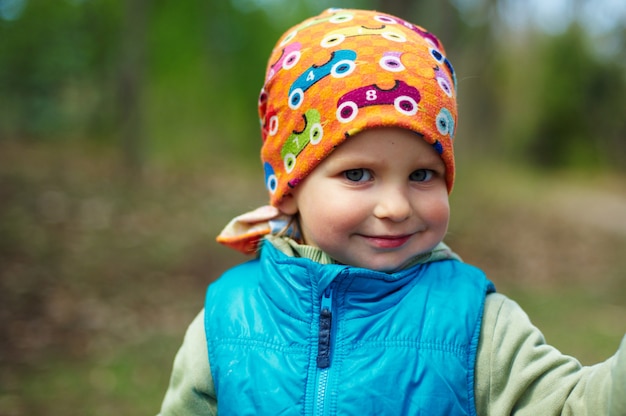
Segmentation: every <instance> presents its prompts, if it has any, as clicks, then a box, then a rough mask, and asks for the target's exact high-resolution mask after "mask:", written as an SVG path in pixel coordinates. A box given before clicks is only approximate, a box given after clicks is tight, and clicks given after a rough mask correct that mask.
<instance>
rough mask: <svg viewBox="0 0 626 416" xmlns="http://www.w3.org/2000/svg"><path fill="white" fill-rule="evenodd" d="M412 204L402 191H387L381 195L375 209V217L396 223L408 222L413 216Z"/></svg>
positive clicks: (393, 189)
mask: <svg viewBox="0 0 626 416" xmlns="http://www.w3.org/2000/svg"><path fill="white" fill-rule="evenodd" d="M411 211H412V208H411V203H410V201H409V198H408V196H407V195H406V193H405V192H404V191H402V190H400V189H397V188H392V189H386V190H384V191H383V192H381V193H380V195H379V199H378V201H377V203H376V207H375V208H374V216H375V217H377V218H380V219H389V220H391V221H394V222H400V221H404V220H406V219H407V218H408V217H409V216H410V215H411Z"/></svg>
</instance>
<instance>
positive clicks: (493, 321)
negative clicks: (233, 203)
mask: <svg viewBox="0 0 626 416" xmlns="http://www.w3.org/2000/svg"><path fill="white" fill-rule="evenodd" d="M259 111H260V117H261V122H262V135H263V145H262V150H261V155H262V159H263V162H264V168H265V183H266V186H267V188H268V190H269V193H270V202H271V206H266V207H262V208H260V209H258V210H256V211H253V212H251V213H248V214H244V215H242V216H240V217H238V218H235V220H233V221H232V222H231V223H230V224H229V225H228V226H227V227H226V229H225V230H224V231H223V232H222V234H221V235H220V236H219V237H218V241H220V242H222V243H224V244H227V245H229V246H232V247H234V248H237V249H238V250H241V251H243V252H246V253H256V258H255V259H254V260H251V261H249V262H247V263H244V264H242V265H239V266H237V267H234V268H233V269H231V270H229V271H227V272H226V273H225V274H224V275H223V276H221V277H220V278H219V279H218V280H217V281H216V282H214V283H213V284H211V285H210V286H209V289H208V292H207V297H206V303H205V309H204V311H202V312H201V313H200V314H199V315H198V316H197V318H196V319H195V320H194V321H193V322H192V324H191V325H190V327H189V329H188V331H187V334H186V336H185V340H184V343H183V345H182V347H181V349H180V351H179V352H178V355H177V356H176V360H175V362H174V370H173V374H172V378H171V384H170V387H169V390H168V392H167V394H166V396H165V399H164V402H163V407H162V410H161V415H162V416H169V415H215V414H216V413H219V414H222V415H278V414H280V415H284V414H289V415H291V414H293V415H335V414H336V415H359V416H360V415H475V414H479V415H487V414H490V415H508V414H516V415H533V416H536V415H557V414H576V415H594V416H597V415H626V341H625V342H622V345H621V347H620V349H619V350H618V352H617V353H616V355H615V356H613V357H612V358H610V359H608V360H607V361H605V362H604V363H602V364H598V365H596V366H593V367H583V366H581V365H580V364H579V362H578V361H577V360H576V359H574V358H572V357H568V356H564V355H562V354H561V353H559V351H557V350H556V349H555V348H553V347H551V346H549V345H546V344H545V342H544V339H543V337H542V335H541V333H540V332H539V330H538V329H536V328H535V327H534V326H532V324H531V323H530V322H529V319H528V317H527V316H526V315H525V313H524V312H523V311H522V310H521V309H520V307H519V306H518V305H517V304H516V303H514V302H513V301H511V300H509V299H508V298H506V297H505V296H504V295H501V294H498V293H496V292H495V289H494V286H493V285H492V284H491V282H489V280H487V278H486V277H485V276H484V274H483V273H482V272H481V271H480V270H478V269H476V268H474V267H472V266H470V265H468V264H465V263H463V262H462V261H461V260H460V259H459V258H458V257H457V256H456V255H455V254H454V253H453V252H452V251H451V250H450V249H449V248H448V247H447V246H446V245H445V244H444V243H443V242H442V241H443V239H444V236H445V234H446V230H447V226H448V219H449V205H448V194H449V192H450V191H451V189H452V186H453V183H454V154H453V139H454V133H455V130H456V122H457V107H456V76H455V73H454V70H453V68H452V65H451V64H450V62H449V61H448V59H447V58H446V55H445V52H444V48H443V46H442V44H441V43H440V42H439V40H438V39H437V38H436V37H435V36H433V35H432V34H431V33H428V32H427V31H425V30H424V29H423V28H421V27H419V26H415V25H413V24H410V23H408V22H405V21H403V20H402V19H399V18H397V17H394V16H390V15H388V14H384V13H378V12H374V11H362V10H347V9H329V10H327V11H326V12H324V13H322V14H321V15H319V16H316V17H313V18H311V19H308V20H306V21H304V22H303V23H301V24H299V25H297V26H295V27H294V28H292V29H291V30H289V31H288V32H287V33H286V34H285V35H284V36H283V37H282V38H281V39H280V41H279V42H278V44H277V46H276V48H275V49H274V51H273V53H272V55H271V57H270V60H269V65H268V68H267V75H266V80H265V85H264V87H263V89H262V91H261V95H260V99H259Z"/></svg>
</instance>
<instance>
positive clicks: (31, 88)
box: [0, 0, 119, 139]
mask: <svg viewBox="0 0 626 416" xmlns="http://www.w3.org/2000/svg"><path fill="white" fill-rule="evenodd" d="M118 21H119V11H118V10H116V9H115V5H114V2H113V1H110V0H93V1H89V2H84V3H80V4H79V3H76V2H71V1H67V0H66V1H57V2H50V1H46V0H31V1H29V2H27V4H26V5H25V9H24V11H23V14H22V15H21V16H20V18H19V19H17V20H13V21H0V39H2V41H1V42H0V91H2V94H0V106H1V108H2V111H1V112H0V137H7V136H10V137H17V138H24V137H33V138H38V139H47V138H50V137H53V136H59V135H68V134H69V135H75V134H77V132H78V133H80V132H81V131H82V130H84V129H85V128H87V127H88V124H89V122H91V121H94V120H97V119H98V112H99V111H100V110H101V107H100V106H101V104H102V99H103V97H104V96H106V88H103V87H105V86H106V80H107V78H108V77H110V71H111V69H112V67H113V66H114V65H115V46H116V42H115V33H117V31H118V30H117V29H118Z"/></svg>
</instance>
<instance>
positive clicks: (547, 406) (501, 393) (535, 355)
mask: <svg viewBox="0 0 626 416" xmlns="http://www.w3.org/2000/svg"><path fill="white" fill-rule="evenodd" d="M625 381H626V341H625V342H622V346H621V347H620V349H619V350H618V352H617V354H616V355H615V356H613V357H611V358H610V359H609V360H607V361H605V362H603V363H601V364H597V365H595V366H591V367H583V366H582V365H581V364H580V363H579V362H578V361H577V360H576V359H575V358H572V357H569V356H566V355H563V354H561V353H560V352H559V351H558V350H557V349H555V348H553V347H551V346H549V345H547V344H546V343H545V340H544V338H543V335H542V334H541V332H540V331H539V330H538V329H537V328H536V327H534V326H533V325H532V324H531V322H530V320H529V319H528V316H527V315H526V314H525V313H524V311H523V310H522V309H521V308H520V307H519V306H518V305H517V304H516V303H515V302H513V301H511V300H509V299H508V298H506V297H505V296H503V295H500V294H492V295H489V296H488V297H487V302H486V304H485V314H484V317H483V328H482V331H481V340H480V345H479V349H478V358H477V362H476V403H477V410H478V413H479V414H515V415H532V416H536V415H560V414H576V415H578V414H581V415H598V416H599V415H616V416H617V415H621V416H623V415H626V413H625V412H624V409H626V383H625Z"/></svg>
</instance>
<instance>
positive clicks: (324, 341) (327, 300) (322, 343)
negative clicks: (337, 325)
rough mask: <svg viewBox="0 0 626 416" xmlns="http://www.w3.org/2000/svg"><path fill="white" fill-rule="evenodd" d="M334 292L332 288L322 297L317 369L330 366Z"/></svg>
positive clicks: (328, 288) (327, 289)
mask: <svg viewBox="0 0 626 416" xmlns="http://www.w3.org/2000/svg"><path fill="white" fill-rule="evenodd" d="M332 307H333V291H332V288H331V287H330V286H328V287H327V288H326V290H325V291H324V294H323V295H322V305H321V308H320V327H319V339H318V346H317V367H318V368H328V367H329V366H330V333H331V326H332V322H333V313H332Z"/></svg>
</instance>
